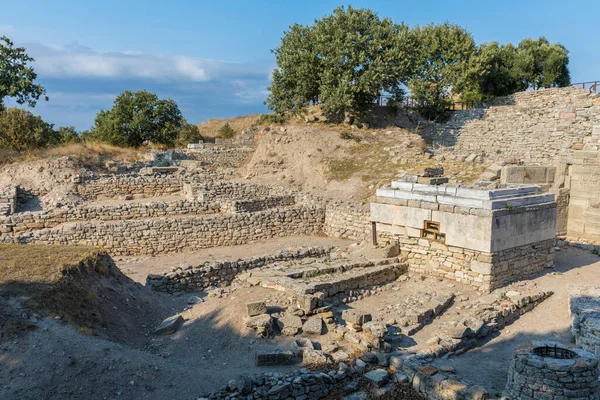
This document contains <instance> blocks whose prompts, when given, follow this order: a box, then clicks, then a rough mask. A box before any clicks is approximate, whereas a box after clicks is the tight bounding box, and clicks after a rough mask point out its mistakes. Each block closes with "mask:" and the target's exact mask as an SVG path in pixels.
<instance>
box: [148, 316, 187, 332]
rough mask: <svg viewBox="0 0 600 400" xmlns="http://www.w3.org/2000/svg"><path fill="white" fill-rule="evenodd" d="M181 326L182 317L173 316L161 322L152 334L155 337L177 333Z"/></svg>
mask: <svg viewBox="0 0 600 400" xmlns="http://www.w3.org/2000/svg"><path fill="white" fill-rule="evenodd" d="M181 325H183V317H182V316H181V315H174V316H172V317H169V318H167V319H165V320H164V321H163V322H161V324H160V325H159V326H157V327H156V328H154V330H153V331H152V332H154V333H155V334H157V335H171V334H173V333H175V332H177V330H178V329H179V328H180V327H181Z"/></svg>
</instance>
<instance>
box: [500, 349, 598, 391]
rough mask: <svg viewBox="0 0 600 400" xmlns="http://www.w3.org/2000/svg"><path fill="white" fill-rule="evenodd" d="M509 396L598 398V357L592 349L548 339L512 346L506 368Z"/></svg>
mask: <svg viewBox="0 0 600 400" xmlns="http://www.w3.org/2000/svg"><path fill="white" fill-rule="evenodd" d="M506 396H507V397H508V398H509V399H522V400H528V399H546V400H551V399H557V400H559V399H590V400H592V399H594V400H595V399H597V398H598V359H597V358H596V356H595V355H594V354H592V353H589V352H587V351H584V350H581V349H576V348H573V347H569V346H565V345H563V344H560V343H557V342H551V341H533V342H530V343H528V344H527V345H524V346H519V347H517V348H516V349H515V352H514V354H513V360H512V362H511V365H510V368H509V370H508V380H507V382H506Z"/></svg>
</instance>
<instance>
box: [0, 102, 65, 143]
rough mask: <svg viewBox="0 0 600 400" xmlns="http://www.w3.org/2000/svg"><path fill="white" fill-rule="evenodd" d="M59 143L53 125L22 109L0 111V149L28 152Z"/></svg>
mask: <svg viewBox="0 0 600 400" xmlns="http://www.w3.org/2000/svg"><path fill="white" fill-rule="evenodd" d="M59 143H60V135H59V134H58V133H57V132H56V131H54V129H53V125H52V124H48V123H46V122H44V120H43V119H42V118H41V117H39V116H37V115H33V114H32V113H31V112H29V111H27V110H24V109H22V108H16V107H14V108H6V109H4V110H1V111H0V149H5V150H15V151H30V150H34V149H38V148H44V147H48V146H52V145H57V144H59Z"/></svg>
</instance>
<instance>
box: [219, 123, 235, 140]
mask: <svg viewBox="0 0 600 400" xmlns="http://www.w3.org/2000/svg"><path fill="white" fill-rule="evenodd" d="M234 136H235V131H234V130H233V128H232V127H231V126H230V125H229V122H226V123H225V125H223V126H222V127H220V128H219V136H218V137H219V138H221V139H231V138H232V137H234Z"/></svg>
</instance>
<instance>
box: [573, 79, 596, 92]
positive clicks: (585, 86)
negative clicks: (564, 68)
mask: <svg viewBox="0 0 600 400" xmlns="http://www.w3.org/2000/svg"><path fill="white" fill-rule="evenodd" d="M571 87H574V88H581V89H588V90H589V91H590V93H597V92H598V89H600V81H590V82H577V83H572V84H571Z"/></svg>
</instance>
